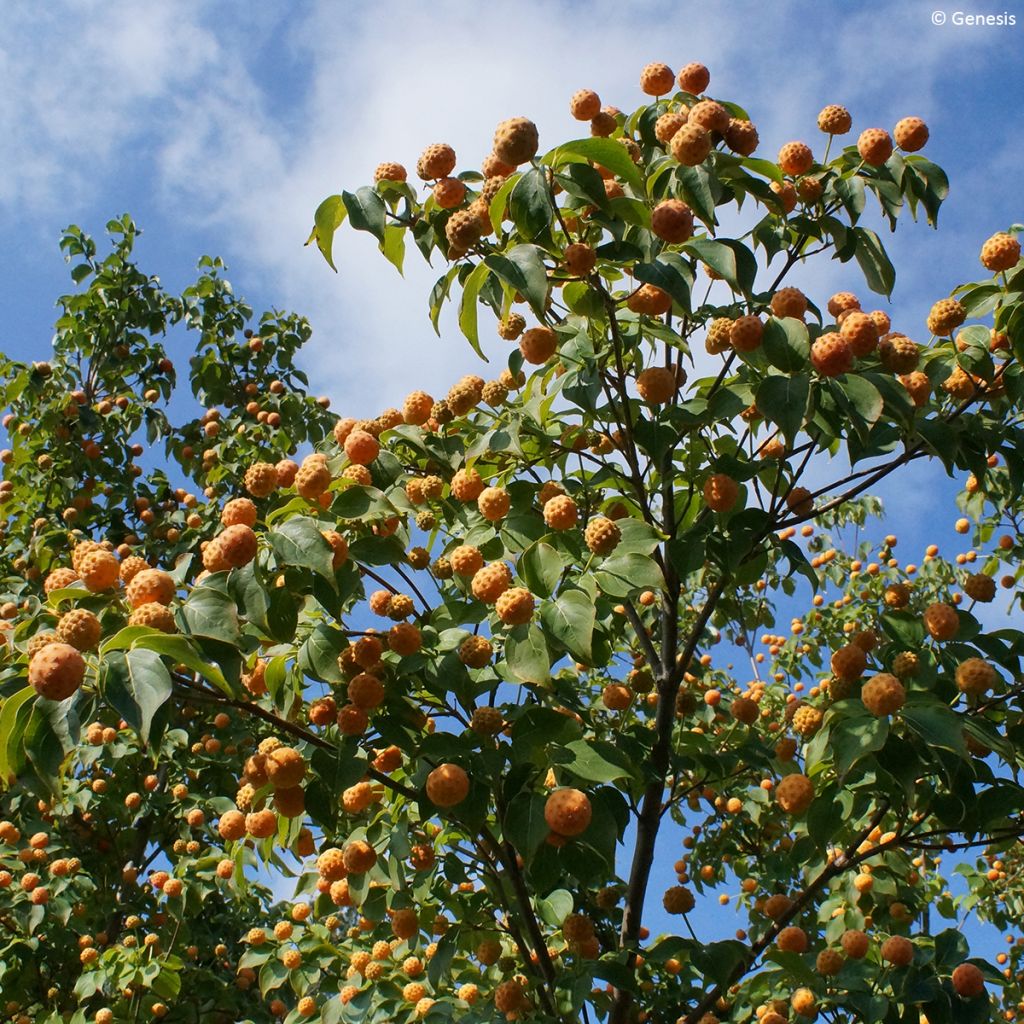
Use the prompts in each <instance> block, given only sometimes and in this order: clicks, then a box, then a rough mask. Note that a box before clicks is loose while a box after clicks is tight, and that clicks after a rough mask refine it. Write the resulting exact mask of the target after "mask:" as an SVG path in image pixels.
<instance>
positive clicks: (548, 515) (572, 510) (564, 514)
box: [544, 494, 579, 530]
mask: <svg viewBox="0 0 1024 1024" xmlns="http://www.w3.org/2000/svg"><path fill="white" fill-rule="evenodd" d="M578 521H579V511H578V510H577V508H576V502H575V501H573V500H572V498H570V497H569V495H567V494H556V495H555V496H554V497H553V498H549V499H548V500H547V501H546V502H545V503H544V523H545V525H546V526H548V527H550V528H551V529H552V530H568V529H571V528H572V527H573V526H575V525H576V523H577V522H578Z"/></svg>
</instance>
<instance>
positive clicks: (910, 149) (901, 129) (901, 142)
mask: <svg viewBox="0 0 1024 1024" xmlns="http://www.w3.org/2000/svg"><path fill="white" fill-rule="evenodd" d="M892 134H893V138H895V139H896V145H897V146H899V147H900V149H902V150H903V152H904V153H916V152H917V151H918V150H919V149H924V144H925V143H926V142H927V141H928V125H926V124H925V123H924V121H922V120H921V118H919V117H904V118H901V119H900V120H899V121H897V122H896V127H895V128H893V130H892Z"/></svg>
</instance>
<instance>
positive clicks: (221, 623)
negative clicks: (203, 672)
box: [181, 585, 241, 646]
mask: <svg viewBox="0 0 1024 1024" xmlns="http://www.w3.org/2000/svg"><path fill="white" fill-rule="evenodd" d="M181 614H182V616H183V617H184V619H185V623H186V625H187V627H188V632H189V633H191V634H192V635H193V636H204V637H209V638H210V639H211V640H220V641H221V642H222V643H226V644H231V645H234V646H237V645H238V643H239V641H240V640H241V633H240V631H239V628H238V609H237V608H236V607H235V602H234V601H232V600H231V598H230V597H228V595H227V594H225V593H224V592H223V591H221V590H217V589H215V588H214V587H212V586H205V585H204V586H199V587H195V588H194V589H193V590H192V593H191V594H189V595H188V597H187V598H186V599H185V603H184V604H183V605H182V606H181Z"/></svg>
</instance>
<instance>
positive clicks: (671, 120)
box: [654, 110, 687, 145]
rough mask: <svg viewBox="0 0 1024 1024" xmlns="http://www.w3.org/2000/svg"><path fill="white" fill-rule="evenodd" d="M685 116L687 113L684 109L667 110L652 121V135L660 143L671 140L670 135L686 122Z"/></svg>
mask: <svg viewBox="0 0 1024 1024" xmlns="http://www.w3.org/2000/svg"><path fill="white" fill-rule="evenodd" d="M686 118H687V113H686V111H685V110H669V111H667V112H666V113H664V114H662V115H661V117H659V118H658V120H657V121H655V122H654V137H655V138H656V139H657V140H658V141H659V142H660V143H662V145H667V144H668V143H669V142H671V141H672V136H673V135H675V133H676V132H677V131H679V129H680V128H682V127H683V125H684V124H686Z"/></svg>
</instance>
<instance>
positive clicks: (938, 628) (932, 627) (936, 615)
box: [924, 601, 960, 640]
mask: <svg viewBox="0 0 1024 1024" xmlns="http://www.w3.org/2000/svg"><path fill="white" fill-rule="evenodd" d="M924 628H925V629H926V630H928V634H929V635H930V636H931V637H932V638H933V639H935V640H952V639H953V637H955V636H956V634H957V632H958V631H959V629H960V617H959V616H958V615H957V613H956V609H955V608H952V607H951V606H950V605H948V604H943V603H942V602H941V601H936V602H935V603H934V604H930V605H929V606H928V607H927V608H926V609H925V611H924Z"/></svg>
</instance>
